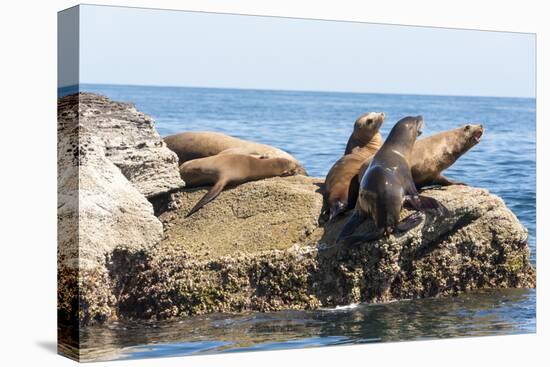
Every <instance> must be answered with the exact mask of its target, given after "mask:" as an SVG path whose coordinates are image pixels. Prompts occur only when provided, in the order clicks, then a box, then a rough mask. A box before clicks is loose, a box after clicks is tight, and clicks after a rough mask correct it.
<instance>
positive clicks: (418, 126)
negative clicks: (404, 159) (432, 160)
mask: <svg viewBox="0 0 550 367" xmlns="http://www.w3.org/2000/svg"><path fill="white" fill-rule="evenodd" d="M423 127H424V118H423V117H422V116H420V115H418V116H407V117H404V118H402V119H401V120H399V121H397V123H396V124H395V125H394V127H393V128H392V129H391V131H390V134H389V135H388V138H387V140H386V141H387V142H388V143H390V144H392V145H393V146H394V148H396V147H398V148H400V149H401V150H407V149H408V150H410V149H412V147H413V145H414V142H415V141H416V138H417V137H418V136H420V135H421V134H422V128H423Z"/></svg>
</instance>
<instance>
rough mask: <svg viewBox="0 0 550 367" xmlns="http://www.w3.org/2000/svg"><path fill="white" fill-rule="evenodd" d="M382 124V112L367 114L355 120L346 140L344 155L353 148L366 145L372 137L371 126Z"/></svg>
mask: <svg viewBox="0 0 550 367" xmlns="http://www.w3.org/2000/svg"><path fill="white" fill-rule="evenodd" d="M383 122H384V113H383V112H368V113H365V114H364V115H362V116H360V117H359V118H358V119H357V120H355V124H354V125H353V132H352V133H351V136H350V137H349V139H348V143H347V144H346V150H345V151H344V154H350V153H351V152H352V151H353V149H354V148H355V147H364V146H365V145H367V144H368V143H369V141H370V140H371V139H372V137H373V133H372V126H373V124H379V125H380V126H381V125H382V123H383Z"/></svg>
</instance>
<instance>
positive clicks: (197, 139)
mask: <svg viewBox="0 0 550 367" xmlns="http://www.w3.org/2000/svg"><path fill="white" fill-rule="evenodd" d="M164 142H165V143H166V145H167V146H168V148H169V149H170V150H172V151H173V152H175V153H176V155H177V156H178V160H179V164H180V165H181V164H183V163H185V162H187V161H190V160H192V159H197V158H206V157H211V156H214V155H217V154H220V153H222V152H224V151H225V153H229V154H249V155H253V156H257V157H258V158H285V159H288V160H290V161H294V162H295V163H296V164H297V166H298V168H297V173H298V174H302V175H307V172H306V170H305V169H304V167H303V166H302V165H301V164H300V162H298V160H297V159H296V158H294V157H293V156H292V155H290V154H289V153H287V152H285V151H283V150H281V149H278V148H275V147H272V146H270V145H266V144H260V143H256V142H252V141H247V140H243V139H239V138H235V137H233V136H229V135H226V134H223V133H219V132H214V131H188V132H184V133H179V134H175V135H170V136H166V137H165V138H164ZM225 153H224V154H225Z"/></svg>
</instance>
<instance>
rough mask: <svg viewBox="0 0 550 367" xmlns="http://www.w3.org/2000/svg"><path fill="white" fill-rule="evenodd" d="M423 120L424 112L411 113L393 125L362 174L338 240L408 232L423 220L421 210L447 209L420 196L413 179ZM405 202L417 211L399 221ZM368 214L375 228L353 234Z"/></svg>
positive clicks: (363, 240) (348, 240) (370, 238)
mask: <svg viewBox="0 0 550 367" xmlns="http://www.w3.org/2000/svg"><path fill="white" fill-rule="evenodd" d="M423 124H424V120H423V118H422V116H416V117H411V116H408V117H405V118H403V119H401V120H399V121H398V122H397V124H395V126H394V127H393V128H392V130H391V132H390V134H389V135H388V138H387V139H386V141H385V142H384V144H383V145H382V147H381V148H380V149H379V150H378V152H377V153H376V154H375V155H374V157H373V158H372V161H371V163H370V165H369V167H368V169H367V171H366V172H365V174H364V175H363V178H362V180H361V185H360V188H359V196H358V199H357V204H356V205H355V210H354V212H353V215H352V216H351V217H350V219H349V220H348V221H347V222H346V224H345V225H344V227H343V228H342V231H341V232H340V234H339V235H338V239H337V242H340V241H344V243H347V244H353V243H357V242H360V241H361V242H366V241H372V240H375V239H378V238H380V237H381V236H383V235H385V236H388V235H390V234H392V233H394V232H396V231H397V232H400V233H402V232H406V231H408V230H410V229H412V228H414V227H416V226H417V225H419V224H420V222H421V221H422V216H421V214H420V213H421V211H423V210H427V209H437V210H438V211H439V212H443V211H444V210H446V209H445V207H444V206H443V205H442V204H441V203H439V202H438V201H437V200H435V199H433V198H430V197H424V196H420V195H419V194H418V191H417V190H416V186H415V185H414V181H413V179H412V174H411V168H410V162H411V154H412V149H413V146H414V143H415V141H416V137H417V136H418V135H420V134H421V133H422V127H423ZM404 204H407V205H408V206H410V207H412V208H413V209H415V210H417V212H416V213H413V214H411V215H410V216H408V217H407V218H405V219H404V220H403V221H401V222H400V221H399V216H400V213H401V209H402V208H403V205H404ZM367 217H371V218H372V219H373V221H374V225H375V228H376V229H375V230H374V231H372V232H370V233H368V234H366V235H362V236H352V234H353V232H354V231H355V229H356V228H357V226H359V224H361V223H362V222H363V220H365V219H366V218H367Z"/></svg>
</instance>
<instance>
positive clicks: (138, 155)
mask: <svg viewBox="0 0 550 367" xmlns="http://www.w3.org/2000/svg"><path fill="white" fill-rule="evenodd" d="M75 119H78V122H79V124H80V125H81V126H83V127H84V128H86V129H87V130H89V131H90V132H91V133H93V135H94V137H97V138H99V139H101V141H102V142H103V145H104V151H105V156H106V157H107V158H108V159H109V160H110V161H111V162H113V163H114V164H115V165H116V166H117V167H118V168H119V169H120V171H121V172H122V174H123V175H124V176H125V177H126V178H127V179H128V180H129V181H130V182H131V183H132V185H133V186H134V187H135V188H136V189H137V190H138V191H139V192H140V193H142V194H143V195H145V196H146V197H148V198H150V197H153V196H155V195H159V194H163V193H167V192H170V191H173V190H175V189H178V188H181V187H183V186H184V185H185V184H184V182H183V181H182V180H181V177H180V175H179V172H178V158H177V156H176V154H175V153H174V152H172V151H171V150H169V149H168V148H167V147H166V144H165V143H164V141H163V140H162V139H161V137H160V136H159V134H158V133H157V131H156V129H155V124H154V121H153V119H151V117H149V116H147V115H145V114H143V113H141V112H139V111H137V110H136V108H135V107H134V105H132V104H130V103H121V102H114V101H111V100H110V99H109V98H107V97H104V96H100V95H97V94H94V93H79V94H74V95H70V96H66V97H63V98H62V99H61V100H60V101H59V112H58V122H59V123H60V124H66V123H71V120H75Z"/></svg>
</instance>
